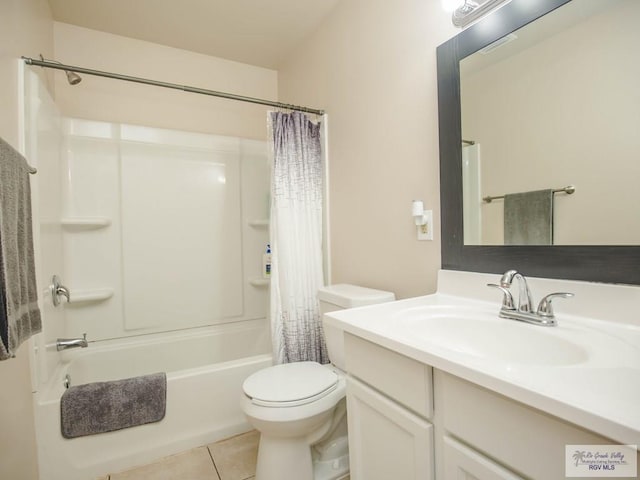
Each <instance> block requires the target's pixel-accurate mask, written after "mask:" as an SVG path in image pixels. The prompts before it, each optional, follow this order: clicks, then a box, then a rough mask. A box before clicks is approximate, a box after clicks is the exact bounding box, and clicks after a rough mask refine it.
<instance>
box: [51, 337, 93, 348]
mask: <svg viewBox="0 0 640 480" xmlns="http://www.w3.org/2000/svg"><path fill="white" fill-rule="evenodd" d="M88 346H89V343H88V342H87V334H86V333H85V334H83V335H82V338H59V339H58V340H56V350H58V351H61V350H67V349H68V348H78V347H81V348H87V347H88Z"/></svg>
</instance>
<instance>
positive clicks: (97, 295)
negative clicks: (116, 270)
mask: <svg viewBox="0 0 640 480" xmlns="http://www.w3.org/2000/svg"><path fill="white" fill-rule="evenodd" d="M111 297H113V288H93V289H88V290H71V301H70V302H69V305H74V304H82V303H93V302H104V301H105V300H109V299H110V298H111Z"/></svg>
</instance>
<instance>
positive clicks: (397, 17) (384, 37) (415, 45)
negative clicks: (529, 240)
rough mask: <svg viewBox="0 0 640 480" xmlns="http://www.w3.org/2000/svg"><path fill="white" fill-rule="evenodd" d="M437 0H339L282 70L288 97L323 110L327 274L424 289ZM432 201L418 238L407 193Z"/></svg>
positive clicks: (439, 15) (435, 251) (434, 132)
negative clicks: (421, 237)
mask: <svg viewBox="0 0 640 480" xmlns="http://www.w3.org/2000/svg"><path fill="white" fill-rule="evenodd" d="M456 33H457V30H456V29H454V27H453V26H452V25H451V21H450V18H449V15H448V14H447V13H445V12H444V11H443V10H442V9H441V7H440V2H439V1H436V0H398V1H393V2H390V1H388V0H343V1H342V2H340V3H339V4H338V7H337V8H336V10H335V11H334V12H333V13H332V15H331V16H330V18H329V19H328V20H327V21H326V22H325V23H324V24H323V25H322V26H321V27H320V29H319V30H318V31H317V32H316V33H315V34H314V35H313V36H312V37H310V38H309V39H308V40H307V41H306V42H305V43H304V44H302V45H301V46H300V48H299V49H298V50H297V52H296V53H295V54H294V55H293V56H292V57H291V58H290V59H288V61H287V62H286V63H285V64H284V65H283V66H282V68H281V69H280V70H279V75H280V81H279V95H280V100H281V101H283V102H291V103H297V104H303V105H309V106H314V107H319V108H324V109H326V110H327V112H328V114H329V156H330V158H329V190H330V193H329V200H330V238H331V254H332V260H331V263H332V275H333V278H332V281H333V282H334V283H338V282H349V283H356V284H361V285H365V286H370V287H375V288H382V289H386V290H391V291H394V292H395V293H396V295H397V296H398V297H409V296H414V295H421V294H427V293H431V292H433V291H434V290H435V288H436V273H437V270H438V268H439V267H440V229H439V223H440V211H439V205H440V197H439V159H438V104H437V88H436V80H437V76H436V53H435V49H436V46H437V45H439V44H441V43H442V42H444V41H445V40H447V39H448V38H450V37H451V36H453V35H454V34H456ZM413 199H421V200H423V201H424V203H425V206H426V208H430V209H433V210H434V220H435V224H436V230H435V235H434V237H435V238H434V240H433V241H432V242H419V241H417V240H416V231H415V226H414V225H413V221H412V218H411V214H410V212H411V201H412V200H413Z"/></svg>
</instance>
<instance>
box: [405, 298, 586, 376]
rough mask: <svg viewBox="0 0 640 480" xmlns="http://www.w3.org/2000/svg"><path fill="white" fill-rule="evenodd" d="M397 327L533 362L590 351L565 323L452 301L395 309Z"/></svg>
mask: <svg viewBox="0 0 640 480" xmlns="http://www.w3.org/2000/svg"><path fill="white" fill-rule="evenodd" d="M393 322H394V323H396V325H397V327H398V328H399V329H400V328H401V329H403V330H406V332H407V334H408V335H410V336H411V337H413V338H414V340H416V339H417V340H419V341H420V342H426V343H429V344H432V345H434V346H435V347H437V348H446V349H448V350H451V351H454V352H457V353H462V354H466V355H470V356H472V357H478V358H486V359H490V360H495V361H500V362H504V363H506V364H528V365H540V366H543V365H547V366H548V365H558V366H562V365H575V364H579V363H584V362H586V361H587V360H588V359H589V352H588V351H587V350H586V349H585V348H584V347H582V346H581V345H578V344H576V343H574V342H572V341H571V339H569V338H566V336H564V332H563V331H562V328H561V327H543V326H538V325H532V324H527V323H524V322H519V321H516V320H508V319H503V318H500V317H498V312H497V311H495V312H492V313H489V312H482V311H477V310H475V309H472V308H465V307H457V306H456V307H453V306H435V305H434V306H429V307H416V308H409V309H405V310H401V311H399V312H397V313H396V314H395V315H394V318H393Z"/></svg>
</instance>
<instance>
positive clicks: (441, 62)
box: [437, 0, 640, 284]
mask: <svg viewBox="0 0 640 480" xmlns="http://www.w3.org/2000/svg"><path fill="white" fill-rule="evenodd" d="M625 8H626V9H627V10H626V14H625V15H623V17H622V18H621V17H619V16H618V15H619V10H618V9H623V10H624V9H625ZM616 10H618V14H617V15H616V16H615V18H616V20H613V16H612V15H613V13H615V11H616ZM639 11H640V10H639V9H638V6H637V2H635V1H634V0H615V1H612V2H601V1H598V0H596V1H595V2H594V1H592V0H574V1H573V2H571V1H568V0H546V1H542V0H512V1H511V2H510V3H508V4H506V5H505V6H503V7H502V8H500V9H498V10H497V11H495V12H494V13H492V14H491V15H489V16H487V17H486V18H484V19H482V20H481V21H480V22H478V23H476V24H475V25H473V26H471V27H470V28H468V29H466V30H464V31H463V32H461V33H460V34H459V35H457V36H456V37H454V38H452V39H451V40H449V41H448V42H446V43H444V44H443V45H441V46H440V47H438V50H437V57H438V96H439V122H440V166H441V170H440V172H441V173H440V175H441V179H440V180H441V204H442V268H445V269H453V270H468V271H480V272H492V273H502V272H504V271H505V270H508V269H510V268H516V269H518V270H520V271H522V272H523V273H525V274H526V275H531V276H540V277H548V278H565V279H575V280H592V281H604V282H615V283H631V284H640V267H639V265H640V247H639V246H638V245H639V244H640V235H639V234H638V232H639V230H640V227H639V225H640V208H638V207H640V196H638V195H640V194H639V193H638V191H639V190H640V189H639V188H637V187H636V186H634V182H637V180H638V179H640V167H639V165H640V162H638V161H637V160H634V159H637V157H638V155H637V153H635V152H634V151H633V149H632V146H633V144H634V142H635V138H634V135H635V136H636V137H637V133H636V132H637V130H638V125H639V124H640V117H639V116H638V108H637V105H638V104H639V103H640V101H639V97H638V93H637V90H638V89H637V87H635V88H631V90H628V89H626V90H623V89H622V88H621V87H620V85H621V84H620V83H619V82H622V83H623V84H624V83H628V82H631V85H632V87H633V83H634V79H637V78H638V76H639V74H638V68H639V67H638V63H639V62H635V61H634V60H633V59H634V58H635V56H636V54H635V52H634V50H635V46H637V45H638V36H637V34H635V35H636V36H635V37H634V38H635V39H634V40H628V39H626V40H625V39H620V37H622V36H623V34H624V35H626V34H628V33H630V32H633V31H634V30H638V29H637V25H636V24H637V22H638V20H640V18H639V16H640V15H639ZM563 18H564V20H562V19H563ZM603 18H608V21H604V23H603V22H602V20H603ZM596 19H598V21H599V22H600V23H598V25H599V26H597V25H596V22H595V20H596ZM522 27H524V28H522ZM540 27H542V28H540ZM585 30H586V33H585ZM578 31H580V33H581V35H583V37H582V40H580V41H579V42H578V41H577V40H576V38H577V37H575V36H574V35H576V34H577V32H578ZM514 33H515V35H516V36H517V37H518V38H517V40H516V41H505V40H509V39H510V37H509V35H512V34H514ZM585 34H586V37H585V36H584V35H585ZM505 37H506V38H505ZM567 39H568V40H569V46H566V47H563V48H562V49H561V48H559V47H558V44H557V43H556V42H558V41H560V40H567ZM612 41H615V42H617V43H616V45H615V46H614V47H613V48H614V50H613V51H608V52H605V51H603V50H604V48H605V46H604V45H606V44H607V45H608V44H610V43H611V42H612ZM518 43H520V44H521V45H524V44H527V46H526V48H525V49H524V50H522V51H521V52H520V53H513V52H511V50H513V49H515V47H516V46H517V44H518ZM534 43H535V45H534ZM499 44H501V45H499ZM590 46H593V47H595V50H596V52H597V53H600V56H599V59H598V60H597V62H601V61H608V62H614V63H609V64H608V65H607V64H601V63H595V64H594V62H596V60H593V59H589V58H588V57H587V55H588V48H587V47H590ZM496 47H499V48H496ZM569 47H570V48H571V53H570V55H569V57H568V59H567V58H564V59H562V58H560V57H558V56H557V55H558V54H559V53H560V51H561V50H563V49H564V50H566V49H568V48H569ZM483 49H485V55H482V54H481V53H479V52H480V51H481V50H483ZM487 53H488V54H487ZM489 57H493V59H491V60H489ZM478 59H480V60H478ZM534 59H535V61H534ZM487 62H489V63H490V64H487ZM514 64H517V65H518V68H516V69H513V68H512V67H513V65H514ZM580 64H582V65H583V66H585V65H586V66H587V68H586V70H582V72H581V73H580V69H581V68H582V67H580V68H578V65H580ZM589 65H591V67H588V66H589ZM530 66H533V70H527V69H528V68H529V67H530ZM629 67H631V68H635V72H636V73H635V74H633V73H630V71H629ZM549 73H552V74H553V75H551V76H549V75H548V74H549ZM575 73H580V75H579V76H578V77H577V78H576V76H575ZM585 77H586V78H585ZM610 81H614V82H618V83H614V84H613V85H612V84H611V83H609V82H610ZM596 87H597V88H596ZM540 95H542V96H540ZM518 96H520V97H525V98H520V99H519V100H518V102H516V101H515V100H514V99H515V98H516V97H518ZM531 97H535V98H537V100H536V101H531V100H532V98H531ZM535 98H534V99H535ZM516 103H518V105H516ZM614 107H615V109H614ZM618 107H621V108H622V110H620V109H619V108H618ZM623 117H624V118H623ZM536 118H541V119H543V120H544V121H542V122H538V123H536V122H534V119H536ZM551 119H554V120H558V119H559V120H561V123H562V124H564V125H565V126H569V127H570V128H571V129H572V130H571V131H568V132H567V131H566V132H562V131H561V130H560V127H559V126H558V125H554V124H551ZM616 122H620V123H616ZM474 137H475V138H474ZM567 137H569V138H567ZM463 138H464V140H471V141H475V142H476V143H475V145H474V146H473V147H472V148H471V149H469V147H464V148H463V143H462V140H463ZM567 140H569V141H567ZM596 143H597V144H598V146H597V147H595V145H596ZM467 145H468V144H467ZM478 146H479V147H478ZM576 146H578V147H582V149H572V148H573V147H576ZM570 147H571V148H570ZM584 147H586V149H585V148H584ZM474 148H475V149H476V150H479V152H480V158H481V162H480V165H481V168H479V169H478V174H479V175H478V178H474V177H473V175H474V174H473V172H471V174H469V172H468V171H465V172H464V185H463V167H462V165H463V151H464V150H465V149H467V150H473V149H474ZM476 153H477V152H476ZM465 157H468V155H467V153H466V152H465ZM521 160H524V163H519V161H521ZM465 161H466V163H467V164H468V163H469V162H472V161H473V156H472V160H469V158H466V159H465ZM570 161H571V162H573V164H571V163H570ZM614 161H615V162H619V163H614ZM588 165H590V166H591V168H593V170H588V169H587V166H588ZM610 173H613V175H610ZM470 178H471V180H470ZM627 179H630V184H629V185H630V186H629V187H628V188H626V189H621V188H618V187H619V185H620V184H621V183H623V182H624V181H627ZM569 185H575V193H573V194H571V195H569V194H566V193H562V192H559V193H555V194H552V195H551V198H553V200H551V205H552V207H553V209H554V215H553V217H551V218H553V220H554V221H553V240H552V241H549V242H548V243H546V244H545V243H544V242H538V241H535V240H534V241H533V242H527V241H524V242H520V243H518V242H516V243H515V244H514V243H510V244H507V245H504V240H505V238H506V236H505V233H506V232H505V228H506V229H509V228H512V227H511V225H508V224H506V223H505V220H504V219H505V218H507V217H506V216H505V214H504V212H505V209H509V208H511V207H510V206H507V208H505V203H507V199H506V198H497V199H492V201H491V202H490V203H489V202H486V201H482V198H483V197H487V196H491V197H494V196H495V197H502V196H504V195H506V194H513V193H516V194H521V193H528V192H532V191H536V190H546V189H549V190H554V189H562V188H563V187H565V186H569ZM625 190H626V191H625ZM463 191H464V192H465V193H466V195H463ZM513 197H517V195H516V196H513ZM525 198H526V197H525ZM470 200H471V201H470ZM512 201H513V198H510V199H509V202H512ZM465 202H466V205H465V206H466V207H467V208H468V209H473V208H475V209H476V211H479V212H480V214H479V215H478V218H477V219H476V221H475V223H474V222H473V221H470V217H471V220H473V215H471V216H470V215H469V214H467V216H466V217H467V218H466V219H465V215H464V211H463V204H465ZM474 202H475V204H474ZM585 202H586V203H585ZM512 203H513V202H512ZM469 204H471V206H469ZM516 212H518V210H516ZM511 213H513V210H511ZM525 216H526V215H525ZM522 217H523V215H520V216H519V218H520V220H519V221H522V220H521V218H522ZM608 221H610V223H608V224H605V222H608ZM616 222H617V224H616ZM578 224H579V226H576V225H578ZM631 224H633V225H634V227H633V228H630V225H631ZM465 227H466V228H465ZM583 227H584V228H583ZM634 230H635V233H634ZM470 232H471V233H470ZM465 236H466V237H467V241H466V243H465ZM523 243H528V244H526V245H525V244H523Z"/></svg>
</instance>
